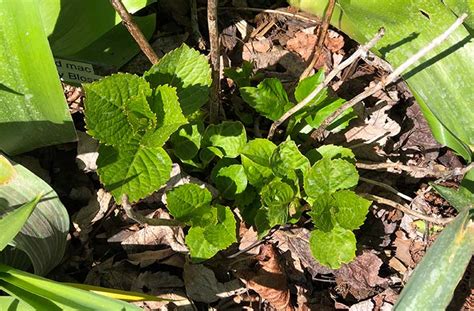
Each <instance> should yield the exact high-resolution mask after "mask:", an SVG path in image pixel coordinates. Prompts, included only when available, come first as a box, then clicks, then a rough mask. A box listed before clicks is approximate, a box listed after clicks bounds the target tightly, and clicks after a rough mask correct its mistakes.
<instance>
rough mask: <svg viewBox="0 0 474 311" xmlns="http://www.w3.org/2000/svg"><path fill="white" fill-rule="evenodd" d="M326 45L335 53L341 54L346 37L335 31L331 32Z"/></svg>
mask: <svg viewBox="0 0 474 311" xmlns="http://www.w3.org/2000/svg"><path fill="white" fill-rule="evenodd" d="M324 45H325V46H326V47H327V48H328V50H329V51H331V52H333V53H336V52H339V51H340V50H341V49H342V48H343V47H344V37H343V36H341V35H340V34H338V33H337V32H335V31H333V30H329V31H328V35H327V36H326V39H325V40H324Z"/></svg>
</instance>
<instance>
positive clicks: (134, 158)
mask: <svg viewBox="0 0 474 311" xmlns="http://www.w3.org/2000/svg"><path fill="white" fill-rule="evenodd" d="M171 164H172V162H171V159H170V157H169V156H168V154H167V153H166V151H165V150H164V149H163V148H161V147H153V146H146V145H143V144H141V143H140V142H139V141H138V140H136V139H132V140H131V141H130V142H129V143H128V144H126V145H121V146H120V147H119V148H117V147H113V146H105V145H100V147H99V158H98V159H97V166H98V169H97V172H98V173H99V176H100V180H101V182H102V183H103V184H104V185H105V187H106V188H107V190H108V191H110V192H111V193H112V195H113V196H114V198H115V200H117V201H121V200H122V196H123V195H124V194H127V195H128V196H129V199H130V202H136V201H138V200H139V199H142V198H144V197H146V196H147V195H149V194H151V193H152V192H153V191H156V190H158V189H159V188H160V187H161V186H162V185H164V184H165V183H166V182H167V181H168V179H169V178H170V173H171Z"/></svg>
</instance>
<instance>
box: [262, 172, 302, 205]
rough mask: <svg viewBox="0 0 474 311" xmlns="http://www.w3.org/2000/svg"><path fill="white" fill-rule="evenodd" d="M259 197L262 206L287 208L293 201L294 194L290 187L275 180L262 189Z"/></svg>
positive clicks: (277, 179)
mask: <svg viewBox="0 0 474 311" xmlns="http://www.w3.org/2000/svg"><path fill="white" fill-rule="evenodd" d="M260 196H261V200H262V204H263V205H264V206H268V207H269V206H288V204H290V202H291V201H293V199H294V197H295V192H294V191H293V188H292V187H291V186H290V185H288V184H287V183H285V182H282V181H281V180H279V178H275V179H274V180H272V181H271V182H270V183H268V184H266V185H265V186H264V187H263V188H262V191H260Z"/></svg>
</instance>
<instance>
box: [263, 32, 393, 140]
mask: <svg viewBox="0 0 474 311" xmlns="http://www.w3.org/2000/svg"><path fill="white" fill-rule="evenodd" d="M383 35H384V29H383V28H381V29H380V30H379V31H378V32H377V34H376V35H375V36H374V37H373V38H372V40H370V41H369V42H368V43H367V44H365V45H361V46H359V48H358V49H357V50H356V51H355V52H354V54H352V55H351V56H350V57H348V58H347V59H346V60H345V61H343V62H341V63H340V64H339V65H337V66H336V67H335V68H334V69H333V70H332V71H331V72H330V73H329V74H328V75H327V76H326V79H324V81H323V83H321V84H319V85H318V86H317V87H316V88H315V89H314V90H313V91H312V92H311V93H310V94H309V95H308V96H307V97H306V98H304V99H303V100H302V101H301V102H299V103H298V104H296V105H295V106H293V107H292V108H291V109H290V110H288V111H287V112H285V114H283V115H282V116H281V118H280V119H278V120H277V121H275V122H273V124H272V126H271V127H270V130H269V132H268V136H267V138H268V139H271V138H272V137H273V135H274V134H275V130H276V129H277V127H278V126H280V125H281V124H282V123H283V122H285V121H286V120H287V119H288V118H289V117H291V116H292V115H294V114H295V113H297V112H298V111H300V110H301V109H303V108H304V107H305V106H306V105H307V104H309V103H310V102H311V101H312V100H313V99H314V98H315V97H316V96H317V95H318V94H319V92H321V90H322V89H324V88H325V87H326V86H327V85H328V84H329V82H331V81H332V79H334V78H335V77H336V76H337V75H338V74H339V73H340V72H341V71H342V70H344V68H346V67H347V66H349V65H350V64H352V63H353V62H355V61H356V60H358V59H359V57H361V56H362V55H364V54H365V53H367V51H368V50H370V49H371V48H372V47H374V45H375V44H376V43H377V42H378V41H379V40H380V39H381V38H382V37H383Z"/></svg>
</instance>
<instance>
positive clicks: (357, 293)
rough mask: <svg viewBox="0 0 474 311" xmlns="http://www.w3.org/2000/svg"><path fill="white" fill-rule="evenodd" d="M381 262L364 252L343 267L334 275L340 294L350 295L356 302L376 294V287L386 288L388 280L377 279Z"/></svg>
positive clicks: (369, 253)
mask: <svg viewBox="0 0 474 311" xmlns="http://www.w3.org/2000/svg"><path fill="white" fill-rule="evenodd" d="M381 265H382V260H380V258H378V257H377V256H376V255H375V254H373V253H371V252H368V251H365V252H364V253H363V254H362V255H360V256H357V258H356V259H355V260H354V261H352V262H351V263H349V264H346V265H343V266H342V267H341V268H340V269H339V270H337V271H336V272H335V273H334V274H335V276H336V283H337V286H338V288H339V290H340V292H341V294H342V295H343V296H344V297H346V296H347V294H349V293H350V294H351V295H352V296H354V297H355V298H356V299H357V300H363V299H367V298H368V297H371V296H373V295H374V294H375V293H376V292H377V287H387V286H388V280H386V279H383V278H381V277H379V269H380V266H381Z"/></svg>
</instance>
